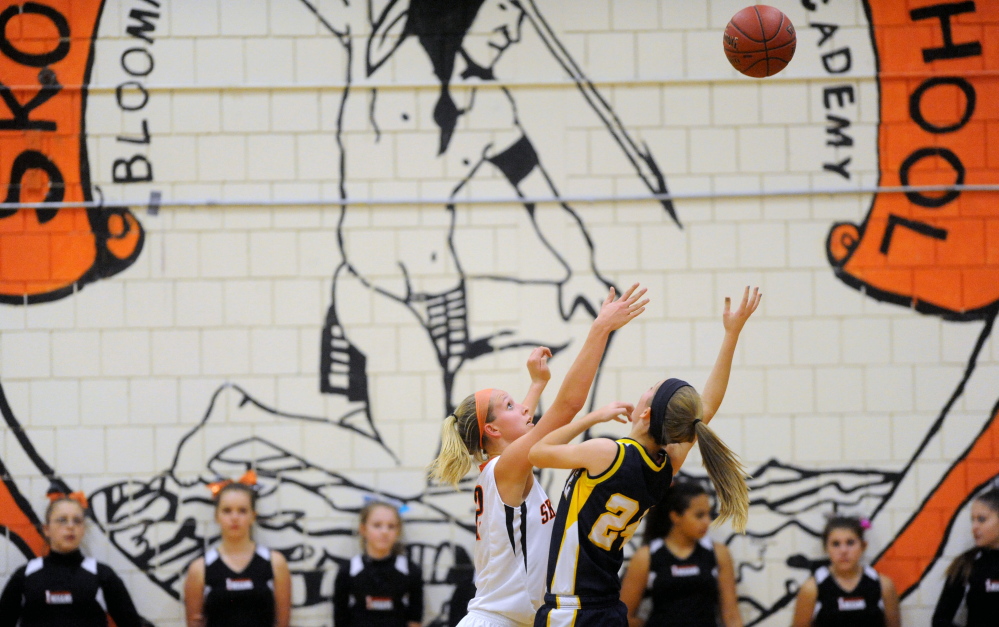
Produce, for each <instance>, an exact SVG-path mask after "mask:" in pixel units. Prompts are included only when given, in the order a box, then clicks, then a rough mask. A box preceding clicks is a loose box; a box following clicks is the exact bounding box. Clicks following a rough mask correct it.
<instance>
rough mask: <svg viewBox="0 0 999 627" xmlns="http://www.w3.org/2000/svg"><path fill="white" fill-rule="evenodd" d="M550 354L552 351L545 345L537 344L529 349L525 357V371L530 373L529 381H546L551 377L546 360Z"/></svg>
mask: <svg viewBox="0 0 999 627" xmlns="http://www.w3.org/2000/svg"><path fill="white" fill-rule="evenodd" d="M551 356H552V351H551V349H549V348H548V347H547V346H539V347H537V348H535V349H534V350H533V351H531V355H530V357H528V358H527V372H529V373H530V374H531V382H532V383H534V382H541V381H545V382H547V381H548V380H549V379H551V378H552V373H551V370H549V369H548V360H549V359H550V358H551Z"/></svg>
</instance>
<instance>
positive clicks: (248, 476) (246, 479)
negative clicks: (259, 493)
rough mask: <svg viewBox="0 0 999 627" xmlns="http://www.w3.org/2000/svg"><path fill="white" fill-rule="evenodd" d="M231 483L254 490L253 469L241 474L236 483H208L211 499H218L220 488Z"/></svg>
mask: <svg viewBox="0 0 999 627" xmlns="http://www.w3.org/2000/svg"><path fill="white" fill-rule="evenodd" d="M231 483H242V484H243V485H247V486H250V487H252V488H254V489H256V487H257V471H255V470H254V469H252V468H251V469H249V470H247V471H246V472H245V473H243V476H242V477H240V478H239V479H237V480H236V481H233V480H232V479H223V480H222V481H216V482H214V483H209V484H208V489H209V490H211V492H212V498H213V499H217V498H218V497H219V492H221V491H222V488H224V487H226V486H227V485H229V484H231Z"/></svg>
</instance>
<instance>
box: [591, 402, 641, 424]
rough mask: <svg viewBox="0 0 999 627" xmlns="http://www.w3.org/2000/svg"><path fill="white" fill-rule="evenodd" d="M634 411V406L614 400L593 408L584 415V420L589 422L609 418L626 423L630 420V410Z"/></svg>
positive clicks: (597, 421)
mask: <svg viewBox="0 0 999 627" xmlns="http://www.w3.org/2000/svg"><path fill="white" fill-rule="evenodd" d="M633 411H635V406H634V405H632V404H631V403H626V402H624V401H614V402H613V403H609V404H607V405H604V406H603V407H601V408H600V409H595V410H593V411H591V412H590V413H589V414H587V415H586V418H585V419H586V420H588V421H590V423H591V424H594V425H596V424H600V423H601V422H610V421H611V420H614V421H617V422H620V423H624V424H627V423H628V422H631V412H633Z"/></svg>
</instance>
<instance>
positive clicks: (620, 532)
mask: <svg viewBox="0 0 999 627" xmlns="http://www.w3.org/2000/svg"><path fill="white" fill-rule="evenodd" d="M605 507H606V509H607V511H606V512H604V513H603V514H600V518H597V522H595V523H594V524H593V527H591V528H590V535H589V538H590V542H592V543H593V544H595V545H597V546H599V547H600V548H602V549H604V550H605V551H610V550H611V549H612V547H613V545H614V542H615V541H616V540H617V539H618V538H621V539H622V541H623V542H627V541H628V538H630V537H631V536H632V535H633V534H634V533H635V530H636V529H638V523H639V521H638V520H636V521H635V522H634V523H633V524H631V525H629V524H628V521H629V520H631V518H632V516H634V515H635V514H636V513H637V512H638V501H636V500H634V499H629V498H628V497H626V496H625V495H623V494H621V493H620V492H618V493H616V494H612V495H611V497H610V498H609V499H607V505H606V506H605ZM639 520H640V519H639Z"/></svg>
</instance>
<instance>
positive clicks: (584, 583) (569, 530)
mask: <svg viewBox="0 0 999 627" xmlns="http://www.w3.org/2000/svg"><path fill="white" fill-rule="evenodd" d="M617 447H618V450H617V455H616V456H615V457H614V462H613V463H612V464H611V465H610V467H609V468H608V469H607V470H605V471H604V472H602V473H600V474H599V475H597V476H595V477H591V476H590V475H589V473H588V472H587V471H586V470H585V469H582V468H579V469H576V470H574V471H573V472H572V474H570V475H569V478H568V480H567V481H566V483H565V488H564V489H563V491H562V499H561V501H560V502H559V504H558V514H557V515H556V517H555V528H554V529H553V530H552V543H551V551H550V552H549V554H548V580H547V583H548V593H549V595H553V596H554V597H556V600H554V601H553V602H552V603H551V604H552V605H554V606H556V607H558V606H559V605H561V604H562V601H563V600H564V601H565V603H567V604H570V603H572V599H571V598H570V597H579V598H581V599H582V600H584V602H585V600H586V599H591V598H602V597H613V598H614V599H616V598H617V597H618V595H619V594H620V590H621V581H620V579H619V578H618V571H619V570H620V568H621V563H622V561H623V560H624V553H623V551H622V547H623V546H624V544H625V542H627V541H628V539H629V538H630V537H631V536H632V535H633V534H634V533H635V530H636V529H637V528H638V523H639V522H640V521H641V519H642V516H644V515H645V512H646V511H648V509H649V508H650V507H652V506H653V505H655V504H656V503H658V502H659V501H660V500H661V499H662V498H663V496H665V494H666V490H667V489H668V488H669V486H670V482H671V481H672V479H673V469H672V465H671V464H670V460H669V457H668V456H666V454H665V452H664V453H663V454H662V455H663V460H662V462H661V463H656V461H654V460H653V459H652V458H650V457H649V454H648V453H647V452H646V451H645V448H644V447H643V446H642V445H641V444H640V443H638V442H636V441H635V440H632V439H631V438H622V439H620V440H617Z"/></svg>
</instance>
